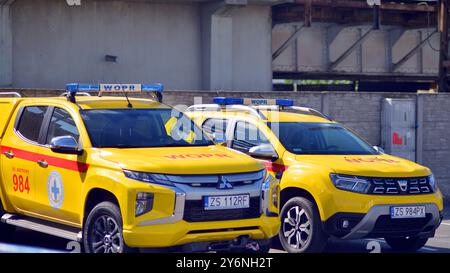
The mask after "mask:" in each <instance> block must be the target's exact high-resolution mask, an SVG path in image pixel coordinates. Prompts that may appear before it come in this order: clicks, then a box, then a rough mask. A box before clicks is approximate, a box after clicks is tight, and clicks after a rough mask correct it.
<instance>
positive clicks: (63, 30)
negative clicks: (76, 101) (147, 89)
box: [0, 0, 272, 90]
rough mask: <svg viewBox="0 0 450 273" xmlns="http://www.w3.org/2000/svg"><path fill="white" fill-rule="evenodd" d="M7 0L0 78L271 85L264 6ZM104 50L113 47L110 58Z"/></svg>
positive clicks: (52, 84)
mask: <svg viewBox="0 0 450 273" xmlns="http://www.w3.org/2000/svg"><path fill="white" fill-rule="evenodd" d="M0 2H1V0H0ZM9 2H11V4H10V5H7V6H5V7H3V6H2V7H1V8H0V23H1V25H0V37H1V38H2V40H4V41H5V42H4V43H2V44H1V45H0V60H2V62H1V64H0V86H12V87H21V88H62V87H64V84H66V83H68V82H87V83H92V82H94V83H97V82H139V83H140V82H163V83H164V84H165V85H166V86H167V87H168V88H170V89H193V90H200V89H205V90H211V89H212V90H216V89H220V90H232V89H241V90H261V89H264V90H271V89H272V84H271V80H272V69H271V65H272V63H271V20H270V19H271V9H270V5H264V4H263V5H251V4H249V5H247V6H241V5H237V6H234V5H227V4H226V3H225V2H221V1H171V2H169V1H167V2H165V1H124V0H108V1H106V0H83V1H82V2H81V3H82V5H81V6H68V5H67V4H66V1H64V0H15V1H12V0H9ZM266 4H267V3H266ZM223 9H226V10H227V12H224V13H221V11H222V10H223ZM212 18H215V19H214V20H212ZM9 22H11V24H9ZM8 43H9V44H10V45H9V44H8ZM105 55H114V56H117V57H118V59H117V63H114V62H106V61H105Z"/></svg>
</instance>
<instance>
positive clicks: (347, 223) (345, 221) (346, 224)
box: [342, 220, 350, 228]
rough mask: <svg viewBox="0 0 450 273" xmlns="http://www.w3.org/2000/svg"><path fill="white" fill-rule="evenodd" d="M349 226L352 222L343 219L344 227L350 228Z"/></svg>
mask: <svg viewBox="0 0 450 273" xmlns="http://www.w3.org/2000/svg"><path fill="white" fill-rule="evenodd" d="M349 226H350V223H349V222H348V220H344V221H342V228H348V227H349Z"/></svg>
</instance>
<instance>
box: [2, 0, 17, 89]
mask: <svg viewBox="0 0 450 273" xmlns="http://www.w3.org/2000/svg"><path fill="white" fill-rule="evenodd" d="M13 2H14V0H0V86H10V85H12V61H13V60H12V58H13V57H12V54H13V53H12V29H11V28H12V24H11V21H12V20H11V8H10V7H11V4H12V3H13Z"/></svg>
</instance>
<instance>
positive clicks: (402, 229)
mask: <svg viewBox="0 0 450 273" xmlns="http://www.w3.org/2000/svg"><path fill="white" fill-rule="evenodd" d="M432 217H433V216H432V214H430V213H427V214H426V216H425V217H424V218H407V219H392V218H391V216H390V215H382V216H380V217H378V219H377V221H376V222H375V226H374V228H373V230H372V232H371V235H370V236H372V237H383V236H386V234H390V235H395V234H397V235H404V236H406V235H411V236H412V235H415V234H418V233H420V232H423V231H426V229H427V228H428V227H427V226H426V225H427V223H428V222H429V221H430V220H431V219H432Z"/></svg>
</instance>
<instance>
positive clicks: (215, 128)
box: [202, 118, 229, 143]
mask: <svg viewBox="0 0 450 273" xmlns="http://www.w3.org/2000/svg"><path fill="white" fill-rule="evenodd" d="M228 126H229V120H228V119H223V118H209V119H206V120H205V121H204V122H203V124H202V130H203V131H204V132H205V133H206V134H207V135H208V136H209V137H210V138H211V139H212V140H214V142H216V143H224V142H226V141H227V140H228V138H227V128H228Z"/></svg>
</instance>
